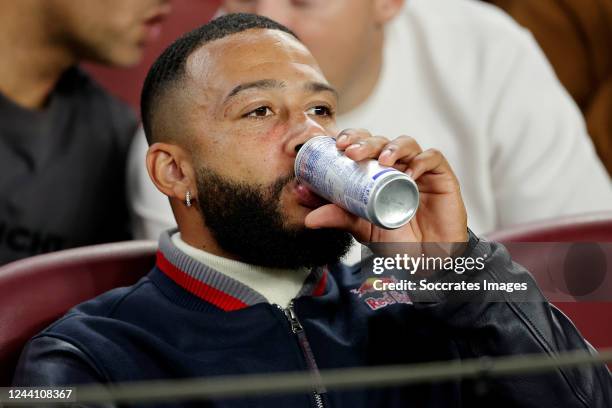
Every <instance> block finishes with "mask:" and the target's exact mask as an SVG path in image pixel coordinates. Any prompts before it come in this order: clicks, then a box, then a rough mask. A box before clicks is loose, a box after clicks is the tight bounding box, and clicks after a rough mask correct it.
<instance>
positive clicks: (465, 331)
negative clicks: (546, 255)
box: [411, 232, 612, 408]
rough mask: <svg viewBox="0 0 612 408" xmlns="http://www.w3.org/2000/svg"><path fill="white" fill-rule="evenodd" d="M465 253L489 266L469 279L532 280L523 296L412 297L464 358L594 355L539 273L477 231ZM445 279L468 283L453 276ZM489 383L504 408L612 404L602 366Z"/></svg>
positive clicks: (611, 385)
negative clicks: (543, 286)
mask: <svg viewBox="0 0 612 408" xmlns="http://www.w3.org/2000/svg"><path fill="white" fill-rule="evenodd" d="M466 253H467V255H465V254H464V256H470V257H473V258H477V257H485V259H486V262H485V267H484V269H483V270H481V271H478V272H477V273H475V274H473V275H472V276H471V277H469V280H470V281H472V282H480V283H481V284H482V282H483V281H484V280H485V279H486V280H487V281H489V282H491V281H495V282H518V283H525V284H526V286H527V291H525V293H521V294H520V295H519V294H517V295H516V296H509V295H508V294H505V293H504V294H500V293H499V292H495V293H493V292H492V291H484V290H479V291H475V292H471V293H470V294H466V293H462V294H461V295H458V294H457V292H450V291H449V292H436V293H431V292H430V293H426V294H424V293H422V292H418V291H415V292H414V293H411V294H412V295H413V300H416V302H415V306H416V307H417V308H418V309H419V310H420V311H421V312H423V313H427V314H428V315H429V316H430V317H431V318H433V319H435V320H436V321H437V322H439V324H441V325H443V326H444V327H446V328H447V329H448V332H449V333H451V335H452V336H453V342H454V343H455V344H456V345H457V347H458V349H459V350H460V353H461V355H462V357H464V358H466V359H467V358H478V357H484V356H491V357H498V356H509V355H522V354H535V353H543V354H547V355H549V356H553V357H554V356H555V355H556V354H558V353H562V352H566V351H572V350H588V351H590V352H592V353H595V351H594V350H593V348H592V347H591V346H590V345H589V344H588V343H587V342H586V340H585V339H584V338H583V337H582V336H581V334H580V333H579V332H578V330H577V329H576V327H575V326H574V325H573V324H572V322H571V321H570V320H569V319H568V318H567V317H566V316H565V315H564V314H563V313H562V312H561V311H559V310H558V309H557V308H556V307H554V306H553V305H551V304H550V303H549V302H548V301H547V300H546V299H545V298H544V296H543V295H542V293H541V292H540V290H539V289H538V287H537V285H536V283H535V281H534V280H533V278H532V276H531V275H530V274H529V273H528V272H527V271H526V270H525V269H524V268H523V267H522V266H521V265H519V264H517V263H515V262H513V261H512V260H511V258H510V255H509V253H508V251H507V250H506V249H505V247H504V246H503V245H501V244H498V243H494V242H487V241H484V240H479V239H478V238H476V237H475V236H474V235H473V234H472V233H471V232H470V245H469V249H468V250H467V252H466ZM440 279H441V280H443V281H458V280H461V279H462V280H467V279H468V278H467V277H465V276H462V275H458V274H456V273H452V272H451V273H449V274H445V275H443V277H442V278H440ZM419 296H420V297H421V299H419ZM415 298H416V299H415ZM486 384H488V385H486ZM486 384H485V387H484V388H485V389H488V392H486V394H487V395H488V397H487V398H485V399H489V400H491V401H492V402H495V405H496V406H497V407H500V406H520V407H543V406H546V407H581V408H582V407H584V408H587V407H588V408H599V407H601V408H604V407H612V376H611V375H610V371H609V370H608V369H607V367H606V366H605V365H603V364H598V365H591V366H577V367H569V368H559V369H557V370H556V371H554V372H547V373H538V374H524V375H515V376H509V377H498V378H491V379H488V380H487V381H486ZM472 385H473V384H472ZM465 398H466V399H468V400H472V398H474V399H476V398H477V396H476V395H475V391H472V390H470V391H468V392H465ZM466 402H467V401H466ZM470 402H471V401H470ZM506 404H507V405H506Z"/></svg>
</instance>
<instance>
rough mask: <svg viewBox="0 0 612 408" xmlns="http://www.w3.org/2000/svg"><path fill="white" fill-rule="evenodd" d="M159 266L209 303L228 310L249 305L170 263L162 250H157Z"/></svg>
mask: <svg viewBox="0 0 612 408" xmlns="http://www.w3.org/2000/svg"><path fill="white" fill-rule="evenodd" d="M157 267H158V268H159V269H160V270H161V271H162V272H163V273H165V274H166V275H167V276H168V277H169V278H170V279H172V280H173V281H174V282H176V283H177V284H178V285H179V286H181V287H182V288H183V289H185V290H187V291H188V292H189V293H191V294H193V295H195V296H197V297H199V298H200V299H203V300H205V301H207V302H208V303H212V304H213V305H215V306H217V307H218V308H220V309H222V310H225V311H226V312H230V311H233V310H239V309H244V308H245V307H247V306H248V305H247V304H246V303H244V302H243V301H241V300H240V299H237V298H235V297H233V296H231V295H228V294H227V293H225V292H222V291H220V290H219V289H216V288H213V287H212V286H210V285H207V284H205V283H204V282H200V281H199V280H197V279H195V278H192V277H191V276H189V275H188V274H186V273H185V272H183V271H182V270H180V269H179V268H177V267H176V266H174V265H173V264H172V263H170V261H168V260H167V259H166V257H165V256H164V254H163V253H162V252H161V251H157Z"/></svg>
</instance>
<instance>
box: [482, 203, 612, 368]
mask: <svg viewBox="0 0 612 408" xmlns="http://www.w3.org/2000/svg"><path fill="white" fill-rule="evenodd" d="M487 237H488V238H489V239H490V240H493V241H498V242H501V243H511V242H612V212H604V213H594V214H585V215H580V216H575V217H565V218H558V219H555V220H551V221H546V222H539V223H534V224H528V225H522V226H518V227H515V228H511V229H507V230H501V231H497V232H494V233H491V234H488V235H487ZM509 247H510V251H511V252H512V248H515V247H513V246H509ZM517 249H518V248H517ZM516 255H517V256H518V255H520V254H516ZM535 256H537V254H535ZM611 269H612V265H608V267H607V271H610V270H611ZM608 275H609V273H608ZM607 279H612V276H608V277H607ZM555 305H556V306H557V307H558V308H559V309H561V310H562V311H563V312H564V313H565V314H566V315H567V316H568V317H569V318H570V319H572V321H573V322H574V324H575V325H576V327H578V329H579V330H580V332H581V333H582V335H583V336H584V337H585V338H586V339H587V340H589V342H590V343H591V344H592V345H593V346H594V347H595V348H607V347H612V299H609V300H608V301H606V302H604V301H601V302H600V301H598V302H555ZM611 366H612V365H611Z"/></svg>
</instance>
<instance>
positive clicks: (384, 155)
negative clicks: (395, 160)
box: [378, 149, 393, 160]
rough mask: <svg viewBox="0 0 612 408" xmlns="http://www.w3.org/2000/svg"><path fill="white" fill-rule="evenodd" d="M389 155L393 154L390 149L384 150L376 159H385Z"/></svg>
mask: <svg viewBox="0 0 612 408" xmlns="http://www.w3.org/2000/svg"><path fill="white" fill-rule="evenodd" d="M391 153H393V150H391V149H385V150H383V151H382V153H381V154H380V156H378V159H379V160H380V159H386V158H387V157H389V156H391Z"/></svg>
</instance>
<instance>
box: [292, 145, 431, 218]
mask: <svg viewBox="0 0 612 408" xmlns="http://www.w3.org/2000/svg"><path fill="white" fill-rule="evenodd" d="M295 175H296V177H297V179H298V181H299V182H300V183H301V184H304V185H305V186H306V187H308V188H309V189H310V190H312V191H313V192H315V193H316V194H318V195H320V196H321V197H323V198H325V199H326V200H329V201H331V202H333V203H335V204H337V205H339V206H340V207H342V208H344V209H345V210H347V211H349V212H351V213H353V214H355V215H357V216H359V217H361V218H365V219H367V220H369V221H370V222H372V223H373V224H375V225H378V226H379V227H382V228H385V229H395V228H399V227H401V226H403V225H406V224H407V223H408V222H409V221H410V220H411V219H412V217H413V216H414V214H415V213H416V211H417V208H418V206H419V189H418V187H417V185H416V183H415V182H414V180H412V178H410V177H409V176H408V175H407V174H404V173H402V172H401V171H399V170H396V169H394V168H392V167H385V166H381V165H380V164H379V163H378V161H377V160H363V161H361V162H356V161H354V160H352V159H350V158H348V157H346V156H345V155H344V153H343V152H341V151H340V150H338V149H337V148H336V140H335V139H334V138H331V137H329V136H316V137H313V138H312V139H310V140H308V142H306V143H304V145H303V146H302V147H301V148H300V150H299V152H298V154H297V157H296V159H295Z"/></svg>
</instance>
